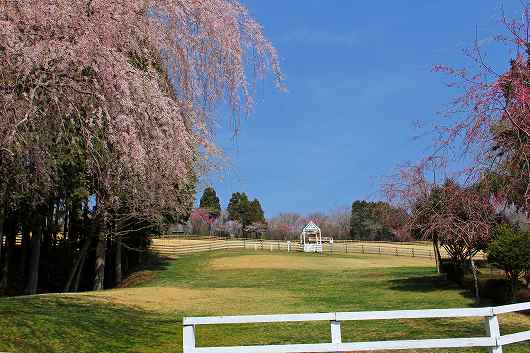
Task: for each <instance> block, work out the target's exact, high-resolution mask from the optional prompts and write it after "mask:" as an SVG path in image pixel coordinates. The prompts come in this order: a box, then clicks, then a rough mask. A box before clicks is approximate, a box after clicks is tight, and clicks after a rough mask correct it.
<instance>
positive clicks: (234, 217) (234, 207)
mask: <svg viewBox="0 0 530 353" xmlns="http://www.w3.org/2000/svg"><path fill="white" fill-rule="evenodd" d="M240 205H241V194H240V193H239V192H234V193H233V194H232V197H230V201H229V202H228V207H227V208H226V211H227V212H228V219H229V220H230V221H236V222H239V223H242V222H241V214H240V213H239V210H240V208H241V206H240Z"/></svg>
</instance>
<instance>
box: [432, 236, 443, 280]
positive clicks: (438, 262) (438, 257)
mask: <svg viewBox="0 0 530 353" xmlns="http://www.w3.org/2000/svg"><path fill="white" fill-rule="evenodd" d="M432 245H433V248H434V257H435V259H436V271H437V272H438V273H442V255H441V254H440V244H439V243H438V236H437V235H434V236H433V238H432Z"/></svg>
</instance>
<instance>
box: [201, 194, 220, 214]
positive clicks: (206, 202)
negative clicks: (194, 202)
mask: <svg viewBox="0 0 530 353" xmlns="http://www.w3.org/2000/svg"><path fill="white" fill-rule="evenodd" d="M199 207H200V208H204V209H205V210H206V211H207V212H208V214H209V215H210V217H211V218H219V216H220V215H221V204H220V202H219V198H218V197H217V194H216V192H215V190H214V188H212V187H207V188H206V189H204V192H203V194H202V197H201V200H200V203H199Z"/></svg>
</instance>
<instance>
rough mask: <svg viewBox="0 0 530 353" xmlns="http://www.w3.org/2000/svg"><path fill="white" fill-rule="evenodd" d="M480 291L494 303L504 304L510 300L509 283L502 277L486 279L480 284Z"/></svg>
mask: <svg viewBox="0 0 530 353" xmlns="http://www.w3.org/2000/svg"><path fill="white" fill-rule="evenodd" d="M481 292H482V294H483V296H484V297H487V298H489V299H491V300H492V301H493V302H494V303H495V304H506V303H508V302H509V301H511V300H512V297H511V295H510V293H511V289H510V283H509V282H508V281H507V280H506V279H503V278H494V279H488V280H487V281H486V282H485V283H484V285H483V286H482V288H481Z"/></svg>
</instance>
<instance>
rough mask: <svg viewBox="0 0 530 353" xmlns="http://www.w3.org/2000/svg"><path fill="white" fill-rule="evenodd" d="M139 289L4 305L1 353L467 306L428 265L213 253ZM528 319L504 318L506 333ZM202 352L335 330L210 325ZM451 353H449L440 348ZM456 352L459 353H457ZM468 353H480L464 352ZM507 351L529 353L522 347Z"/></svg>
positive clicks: (415, 325) (414, 327) (149, 347)
mask: <svg viewBox="0 0 530 353" xmlns="http://www.w3.org/2000/svg"><path fill="white" fill-rule="evenodd" d="M143 278H144V280H143V281H142V282H140V283H138V284H136V286H135V287H130V288H123V289H115V290H109V291H103V292H97V293H95V292H88V293H80V294H73V295H66V296H65V295H38V296H32V297H18V298H3V299H0V351H11V352H181V351H182V348H181V344H182V336H181V335H182V327H181V320H182V317H183V316H195V315H221V314H226V315H237V314H268V313H302V312H326V311H354V310H386V309H419V308H448V307H466V306H471V305H472V299H471V298H469V297H467V296H466V294H465V293H464V292H462V291H461V290H460V289H459V288H457V287H456V286H454V285H453V284H451V283H449V282H447V281H444V280H442V279H440V278H439V277H438V276H436V274H435V271H434V268H433V265H432V263H430V261H429V260H427V259H418V258H405V257H392V256H377V255H373V256H370V255H359V256H347V257H346V256H344V257H341V256H333V257H331V256H319V255H307V254H287V253H268V252H258V253H256V252H235V251H234V252H215V253H206V254H204V253H203V254H198V255H194V256H189V257H183V258H179V259H177V260H172V261H169V262H166V263H164V264H162V265H161V266H160V267H159V268H157V269H155V270H153V273H152V274H151V273H144V276H143ZM529 327H530V318H528V317H527V316H524V315H519V314H510V315H504V316H501V330H502V332H504V333H510V332H515V331H517V330H524V329H528V328H529ZM483 334H484V324H483V322H482V320H481V319H450V320H445V319H439V320H400V321H394V320H392V321H362V322H345V323H343V334H342V336H343V340H345V341H346V340H349V341H353V340H375V339H377V340H381V339H405V338H427V337H429V338H443V337H463V336H466V335H476V336H481V335H483ZM198 337H199V345H214V344H220V345H236V344H264V343H267V344H274V343H301V342H303V343H308V342H326V341H329V324H328V323H325V322H321V323H303V324H301V323H293V324H274V325H269V324H267V325H228V326H207V327H200V328H199V330H198ZM441 351H443V350H441ZM452 351H453V352H455V351H456V350H452ZM461 351H462V352H463V351H466V352H468V351H469V352H471V351H476V352H480V350H461ZM505 351H506V352H528V351H530V345H516V346H515V345H514V346H511V347H508V348H507V349H505Z"/></svg>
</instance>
